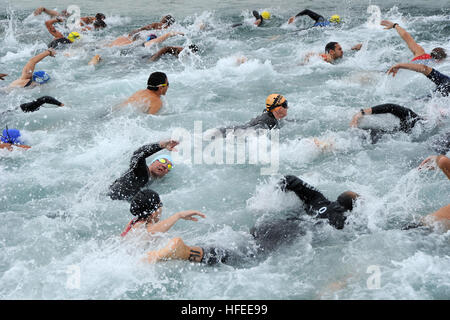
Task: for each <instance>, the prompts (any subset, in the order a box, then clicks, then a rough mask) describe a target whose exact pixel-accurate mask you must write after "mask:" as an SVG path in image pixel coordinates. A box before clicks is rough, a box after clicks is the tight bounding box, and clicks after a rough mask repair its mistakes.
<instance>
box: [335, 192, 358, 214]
mask: <svg viewBox="0 0 450 320" xmlns="http://www.w3.org/2000/svg"><path fill="white" fill-rule="evenodd" d="M358 197H359V195H358V194H357V193H354V192H352V191H345V192H343V193H341V194H340V195H339V197H338V198H337V200H336V201H337V202H339V204H340V205H341V206H343V207H344V208H345V209H347V210H349V211H352V210H353V202H354V201H355V200H356V198H358Z"/></svg>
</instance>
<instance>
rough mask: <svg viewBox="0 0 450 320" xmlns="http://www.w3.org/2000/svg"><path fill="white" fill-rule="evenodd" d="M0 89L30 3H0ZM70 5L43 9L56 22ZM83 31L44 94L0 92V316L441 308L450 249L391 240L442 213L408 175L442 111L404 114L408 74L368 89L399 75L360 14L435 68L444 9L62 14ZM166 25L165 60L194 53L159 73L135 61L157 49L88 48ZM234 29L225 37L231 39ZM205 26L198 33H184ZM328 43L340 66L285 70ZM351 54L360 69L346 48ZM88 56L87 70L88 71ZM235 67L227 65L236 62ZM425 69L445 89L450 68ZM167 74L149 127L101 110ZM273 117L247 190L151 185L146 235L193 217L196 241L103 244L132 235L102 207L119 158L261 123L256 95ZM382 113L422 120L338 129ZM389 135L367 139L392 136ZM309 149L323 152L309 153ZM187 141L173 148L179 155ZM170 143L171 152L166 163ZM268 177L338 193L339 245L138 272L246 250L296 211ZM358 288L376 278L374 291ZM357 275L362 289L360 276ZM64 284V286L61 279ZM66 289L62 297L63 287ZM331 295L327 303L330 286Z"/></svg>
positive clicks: (25, 49)
mask: <svg viewBox="0 0 450 320" xmlns="http://www.w3.org/2000/svg"><path fill="white" fill-rule="evenodd" d="M2 4H4V5H2V6H1V7H0V8H1V9H0V10H1V11H0V42H1V46H0V73H8V74H9V76H8V77H7V78H6V80H5V81H2V82H1V83H0V85H1V86H2V87H6V86H7V85H8V84H9V83H10V82H11V81H12V80H14V79H16V78H17V77H18V76H19V75H20V73H21V69H22V67H23V65H24V64H25V63H26V62H27V61H28V59H29V58H30V57H31V56H33V55H34V54H36V53H37V52H40V51H41V50H44V49H45V48H46V45H47V44H48V43H49V42H50V41H51V39H52V38H51V36H50V35H49V34H48V32H47V30H46V28H45V26H44V21H45V18H44V16H38V17H34V16H33V15H32V11H33V10H34V9H35V7H36V5H35V4H34V2H33V1H14V2H5V1H2ZM70 4H74V3H72V2H70V1H47V2H45V4H44V5H45V6H46V7H49V8H57V9H59V10H61V9H63V8H65V7H66V5H70ZM77 4H78V5H79V6H80V7H81V12H82V14H95V13H96V12H103V13H105V14H106V16H107V19H106V23H107V24H108V26H109V27H108V29H107V30H103V31H100V32H97V33H92V34H87V35H85V36H84V37H83V39H82V42H81V44H80V45H78V46H75V47H74V48H73V49H71V50H70V54H71V55H70V56H69V57H67V56H64V54H58V55H57V56H56V57H55V59H52V58H46V59H45V60H44V61H42V62H41V63H39V65H38V68H39V69H42V70H46V71H47V72H49V73H50V75H51V77H52V80H51V82H49V83H48V85H45V86H42V87H38V88H33V89H17V90H13V91H5V90H3V91H1V92H0V95H1V97H2V100H3V104H2V105H1V106H0V112H4V111H6V110H13V111H10V112H7V113H2V116H1V122H0V125H1V126H2V128H3V127H4V126H5V125H8V126H9V127H10V128H13V127H15V128H19V129H21V130H22V131H23V134H24V136H25V138H26V139H27V142H29V144H30V145H31V146H32V148H31V149H30V150H28V151H14V152H7V151H5V150H0V185H1V188H0V190H1V194H0V248H1V250H0V297H1V298H2V299H320V298H321V299H449V298H450V282H449V279H450V277H449V276H450V271H449V268H448V266H449V263H450V258H449V253H450V249H449V245H448V244H449V239H450V238H449V237H450V233H449V232H447V233H444V232H433V233H426V232H420V231H417V230H411V231H401V230H400V228H401V227H402V226H403V225H405V224H407V223H409V222H411V221H417V219H419V218H420V217H422V216H424V215H426V214H428V213H431V212H434V211H435V210H437V209H438V208H440V207H443V206H444V205H447V204H448V194H449V191H450V185H449V184H448V181H447V180H446V178H445V176H444V175H443V174H442V172H440V171H431V172H425V173H420V172H418V171H417V170H416V167H417V166H418V165H419V164H420V162H421V161H422V160H423V159H425V158H426V157H427V156H428V155H430V154H433V151H432V150H430V149H429V147H428V144H427V141H428V139H429V138H430V137H432V136H433V135H436V134H439V133H444V132H447V131H448V130H449V128H450V126H449V123H448V118H447V119H444V120H439V117H438V114H439V110H444V111H445V110H447V111H448V110H449V98H440V97H435V98H433V99H432V100H430V101H427V102H425V101H423V100H417V99H416V98H417V97H421V96H424V95H427V94H428V93H430V91H431V90H432V89H433V84H432V83H431V82H430V81H429V80H428V79H426V78H425V77H423V76H422V75H420V74H415V73H412V72H408V71H400V72H399V74H398V75H397V76H396V77H395V78H391V77H387V76H386V75H385V74H384V71H386V70H387V69H388V68H389V67H390V66H391V65H393V64H395V63H398V62H405V61H409V60H410V59H411V54H410V52H409V50H408V49H407V47H406V45H405V44H404V43H403V41H402V40H401V39H400V38H399V37H398V35H397V34H396V33H395V32H394V31H392V30H389V31H386V30H383V29H382V28H381V27H380V26H378V25H377V24H374V23H371V22H370V21H371V20H370V16H371V14H370V13H368V12H367V8H368V7H369V5H378V6H379V8H380V10H381V18H382V19H389V20H392V21H396V22H398V23H399V24H401V25H402V26H403V27H404V28H405V29H406V30H408V31H409V32H411V34H412V35H413V37H414V38H415V39H416V41H417V42H419V43H420V44H421V45H422V46H423V47H424V48H425V50H426V51H430V50H431V49H432V48H434V47H436V46H441V47H444V48H445V49H446V50H447V52H449V51H450V41H449V35H450V19H449V13H450V11H449V8H448V4H447V2H446V1H433V2H432V3H428V2H427V3H424V2H423V1H408V2H400V1H387V2H385V1H383V3H374V2H372V1H344V2H342V3H334V2H329V1H314V2H313V1H303V2H298V1H283V2H282V3H281V2H273V1H271V2H269V1H246V2H245V3H242V1H231V2H210V1H200V0H195V1H191V2H190V3H189V6H187V5H186V4H185V2H184V1H166V2H164V3H159V2H158V3H156V2H155V3H151V4H150V3H149V2H148V1H132V2H130V1H122V2H116V1H114V2H110V1H97V2H95V3H94V2H90V1H79V2H78V3H77ZM305 7H308V8H310V9H312V10H315V11H318V12H320V13H321V14H323V15H324V16H326V15H331V14H334V13H338V14H340V15H341V17H342V19H343V20H344V22H345V23H343V24H342V25H341V26H339V27H336V28H329V29H313V30H308V31H296V30H298V29H302V28H304V27H306V26H308V25H309V24H310V22H309V21H308V20H307V19H298V20H297V22H296V25H295V26H293V25H287V24H286V21H287V19H288V18H289V17H290V16H292V15H294V14H296V13H297V12H299V11H300V10H302V9H303V8H305ZM253 9H257V10H259V11H262V10H269V11H270V12H271V13H272V19H271V20H270V21H269V22H268V23H267V24H266V25H265V27H263V28H255V27H253V26H252V22H253V21H254V18H253V16H252V14H251V11H252V10H253ZM168 13H170V14H172V15H173V16H174V17H175V18H176V20H177V22H176V23H175V25H174V26H173V27H172V28H171V29H172V30H176V31H182V32H184V33H185V34H186V36H185V37H174V38H171V39H170V40H168V41H167V42H166V43H165V44H168V45H186V44H190V43H195V44H197V45H198V46H199V48H200V54H199V55H198V56H197V57H195V56H194V57H192V56H189V55H182V57H180V59H178V60H177V59H173V58H172V59H171V58H164V59H161V60H160V61H158V62H155V63H153V64H149V63H146V62H144V61H143V60H142V59H141V56H143V55H145V54H150V53H153V52H155V51H156V48H149V49H144V48H140V47H139V48H136V50H134V51H132V52H129V53H128V54H124V53H125V52H124V51H123V50H122V49H117V48H104V47H103V45H104V44H105V43H107V42H108V41H111V40H113V39H115V38H116V37H118V36H120V35H122V34H125V33H127V32H128V31H130V30H132V29H134V28H136V27H140V26H142V25H145V24H147V23H150V22H154V21H159V19H160V18H161V17H162V16H163V15H165V14H168ZM237 22H243V23H244V26H243V27H240V28H236V29H231V28H230V27H229V26H230V25H231V24H233V23H237ZM201 25H205V26H206V28H205V29H203V30H202V29H201V28H200V26H201ZM329 41H338V42H339V43H340V44H341V45H342V47H343V48H344V51H345V54H344V55H345V56H344V59H342V61H340V62H339V63H338V64H336V65H328V64H325V63H323V62H322V61H320V60H319V59H313V60H312V61H311V62H310V63H309V64H306V65H300V64H301V63H302V61H303V57H304V55H305V54H307V53H308V52H311V51H315V52H322V51H323V48H324V46H325V44H326V43H327V42H329ZM356 43H363V48H362V50H361V51H359V52H351V51H350V47H351V46H352V45H354V44H356ZM95 54H100V55H101V56H102V57H103V59H104V60H103V62H102V63H101V64H100V65H98V66H97V67H95V68H94V67H92V66H88V65H87V63H88V62H89V60H90V59H91V58H92V57H93V56H94V55H95ZM243 56H244V57H246V58H247V62H246V63H244V64H241V65H239V64H237V63H236V59H237V58H239V57H243ZM438 69H439V70H440V71H441V72H443V73H445V74H450V62H449V60H448V59H447V61H445V62H443V63H442V64H440V65H439V67H438ZM154 71H163V72H165V73H167V75H168V78H169V81H170V88H169V90H168V93H167V95H166V97H165V98H164V102H165V104H164V106H163V108H162V109H161V111H160V112H159V113H158V115H155V116H149V115H145V114H142V113H139V112H137V111H136V110H133V109H132V108H125V109H123V110H119V111H112V108H113V107H114V106H115V105H117V104H119V103H120V102H122V101H123V100H125V99H126V98H127V97H129V96H130V95H131V94H132V93H134V92H135V91H137V90H139V89H142V88H144V87H145V84H146V81H147V78H148V76H149V74H150V73H151V72H154ZM274 92H277V93H281V94H283V95H284V96H285V97H286V98H287V100H288V101H289V106H290V108H289V111H288V117H287V120H288V121H284V124H283V126H282V128H281V129H280V131H279V142H280V145H279V149H280V156H279V162H280V165H279V170H278V173H277V174H275V175H273V176H267V175H261V168H262V167H265V165H261V164H258V165H252V164H249V163H245V164H232V165H226V164H206V163H201V164H196V163H192V164H189V163H188V161H179V163H176V167H175V169H174V170H173V171H172V172H171V173H170V174H169V175H168V176H166V177H165V178H164V180H163V181H160V182H158V183H155V184H153V185H152V188H154V189H155V190H157V191H158V192H159V193H160V195H161V198H162V200H163V202H164V213H163V217H167V216H169V215H170V214H173V213H175V212H177V211H181V210H187V209H196V210H200V211H202V212H204V213H205V214H206V215H207V218H206V219H202V220H201V221H199V222H197V223H195V222H190V221H180V222H178V223H177V224H176V225H175V227H173V228H172V229H171V230H170V231H169V232H168V233H167V234H165V235H162V236H160V237H158V238H156V239H152V240H151V241H138V240H136V241H127V242H124V241H122V240H121V239H120V237H119V235H120V233H121V231H122V230H123V228H124V227H125V225H126V224H127V222H128V221H129V220H130V219H131V214H130V213H129V208H128V206H127V203H125V202H119V201H112V200H110V199H109V198H107V197H106V196H105V193H106V191H107V188H108V186H109V185H110V184H111V183H112V182H113V181H114V180H115V179H116V178H117V177H119V176H120V174H121V173H122V172H123V171H125V170H126V168H127V166H128V163H129V158H130V156H131V154H132V152H133V151H134V150H136V149H137V148H138V147H140V146H141V145H143V144H146V143H150V142H154V141H159V140H161V139H166V138H169V137H171V135H172V133H173V132H174V130H176V129H179V128H182V129H185V130H187V131H188V132H190V133H192V132H194V129H195V123H194V122H195V121H201V124H202V128H203V130H206V129H210V128H215V127H219V126H224V125H234V124H240V123H244V122H246V121H248V120H249V119H251V118H253V117H255V116H256V115H258V114H260V112H261V111H262V109H263V108H264V101H265V98H266V97H267V95H269V94H271V93H274ZM43 95H50V96H53V97H55V98H57V99H58V100H60V101H61V102H63V103H64V104H65V106H64V107H63V108H55V107H52V106H44V107H42V108H41V109H40V110H39V111H38V112H35V113H31V114H25V113H22V112H19V111H18V110H15V108H16V107H17V106H18V105H20V104H21V103H24V102H28V101H31V100H32V99H35V98H37V97H39V96H43ZM387 102H392V103H398V104H400V105H404V106H406V107H409V108H411V109H413V110H414V111H416V112H417V113H419V114H424V115H427V116H428V117H429V118H430V119H431V121H430V122H429V125H428V127H427V130H426V132H421V131H420V130H417V131H415V132H414V133H413V135H412V136H406V135H403V134H398V135H395V136H393V137H386V138H385V139H383V140H382V141H380V142H379V143H378V144H376V145H369V144H367V143H366V142H365V141H364V140H363V139H361V137H360V135H359V134H358V132H357V130H350V129H349V125H348V124H349V122H350V120H351V117H352V116H353V114H354V113H355V112H357V111H358V110H359V109H360V108H365V107H369V106H373V105H376V104H381V103H387ZM394 122H395V121H394V120H393V119H392V118H390V117H387V116H386V117H381V116H380V117H377V118H376V119H375V117H374V118H372V119H367V121H365V123H367V124H377V125H383V124H384V123H387V125H389V124H393V123H394ZM311 137H318V138H319V139H322V140H325V141H333V145H334V148H333V150H331V151H326V152H322V151H320V150H319V149H317V148H316V147H315V145H314V144H313V143H312V142H311ZM187 142H188V141H183V143H187ZM183 143H182V145H183ZM283 174H294V175H298V176H300V177H302V178H303V179H304V180H306V181H307V182H309V183H310V184H312V185H314V186H316V187H317V188H319V189H320V190H321V191H322V192H323V193H324V194H325V195H326V196H327V197H329V198H330V199H335V197H336V196H337V195H339V194H340V193H341V192H342V191H344V190H349V189H350V190H354V191H357V192H358V193H360V194H361V195H363V196H364V201H362V202H360V203H358V206H357V208H356V209H355V210H354V212H353V214H352V215H351V217H350V218H349V224H348V226H346V227H345V229H344V230H335V229H333V228H331V227H330V226H327V225H321V226H316V227H314V228H311V229H310V231H309V232H308V233H307V234H306V235H305V236H303V237H300V238H299V239H298V240H297V241H296V242H295V243H294V244H293V245H290V246H287V247H284V248H282V249H281V250H279V251H277V252H275V253H273V254H271V255H270V256H269V257H268V258H267V259H266V260H264V261H262V262H257V263H256V262H255V264H254V265H252V266H246V267H241V268H237V267H230V266H226V265H218V266H214V267H207V266H203V265H197V264H190V263H186V262H179V261H178V262H175V261H171V262H167V263H161V264H157V265H145V264H142V263H140V258H141V257H142V254H143V253H145V252H146V251H148V250H152V249H156V248H160V247H162V246H164V245H165V244H166V243H167V240H168V239H170V238H172V237H175V236H181V237H182V238H183V239H184V240H185V242H186V243H188V244H193V245H221V246H226V247H230V248H236V247H240V246H246V245H251V243H252V242H251V239H250V237H249V236H248V231H249V229H250V228H251V227H252V226H253V225H254V224H255V223H256V222H258V221H262V220H264V219H271V218H274V217H278V216H280V215H284V214H286V212H288V211H290V210H291V209H293V208H295V207H297V206H299V205H300V203H299V201H298V200H297V199H296V198H295V196H293V195H292V194H281V193H279V192H274V187H275V185H276V182H277V181H278V179H279V178H280V177H281V176H282V175H283ZM371 270H378V271H379V272H380V277H379V280H380V281H379V286H377V288H373V287H371V286H370V285H368V282H369V283H371V279H373V278H371V276H372V275H373V273H372V272H371ZM368 271H369V272H368ZM78 272H79V273H78ZM74 275H75V276H76V275H79V280H80V281H79V282H77V281H75V282H73V280H74V279H75V280H76V278H74ZM336 282H339V283H343V285H341V286H339V288H338V289H335V290H330V289H329V285H330V284H332V283H336Z"/></svg>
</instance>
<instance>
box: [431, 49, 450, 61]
mask: <svg viewBox="0 0 450 320" xmlns="http://www.w3.org/2000/svg"><path fill="white" fill-rule="evenodd" d="M430 56H431V57H432V58H433V59H435V60H436V61H442V60H444V59H445V58H447V53H446V52H445V49H444V48H434V49H433V50H432V51H431V53H430Z"/></svg>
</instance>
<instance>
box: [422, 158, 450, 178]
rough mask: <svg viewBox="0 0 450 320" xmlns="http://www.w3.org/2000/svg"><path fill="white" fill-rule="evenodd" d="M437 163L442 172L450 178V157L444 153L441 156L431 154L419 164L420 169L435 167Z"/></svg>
mask: <svg viewBox="0 0 450 320" xmlns="http://www.w3.org/2000/svg"><path fill="white" fill-rule="evenodd" d="M435 164H436V165H437V166H438V167H439V168H440V169H441V170H442V172H444V174H445V175H446V176H447V178H448V179H450V159H449V158H447V157H446V156H444V155H439V156H429V157H428V158H426V159H425V160H423V161H422V163H421V164H420V166H419V169H423V168H428V169H435V167H434V165H435Z"/></svg>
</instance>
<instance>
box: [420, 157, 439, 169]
mask: <svg viewBox="0 0 450 320" xmlns="http://www.w3.org/2000/svg"><path fill="white" fill-rule="evenodd" d="M437 158H438V156H429V157H428V158H426V159H425V160H423V161H422V163H421V164H420V165H419V168H418V169H419V170H422V169H428V170H434V169H436V164H437Z"/></svg>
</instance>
